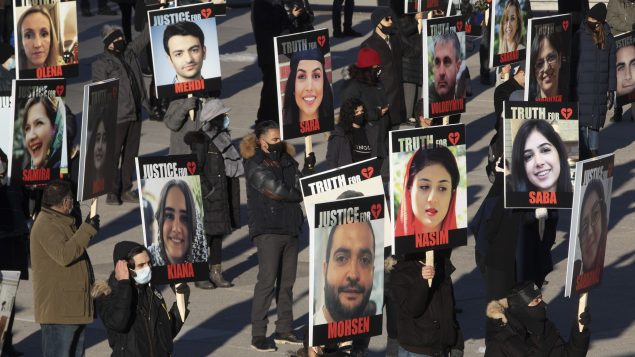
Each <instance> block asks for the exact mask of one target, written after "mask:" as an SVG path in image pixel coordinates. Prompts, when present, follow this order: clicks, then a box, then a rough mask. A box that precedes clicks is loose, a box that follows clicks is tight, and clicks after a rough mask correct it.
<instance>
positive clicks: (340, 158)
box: [326, 98, 377, 169]
mask: <svg viewBox="0 0 635 357" xmlns="http://www.w3.org/2000/svg"><path fill="white" fill-rule="evenodd" d="M369 128H370V126H369V125H366V113H365V109H364V103H362V102H361V101H360V100H359V99H357V98H349V99H347V100H346V101H344V103H342V106H341V107H340V117H339V121H338V123H337V125H335V130H333V131H332V132H331V135H330V136H329V141H328V147H327V149H326V167H327V169H334V168H338V167H341V166H344V165H348V164H351V163H353V162H360V161H363V160H366V159H370V158H371V157H374V156H377V145H374V143H372V142H371V140H369V138H370V137H372V136H371V135H370V132H369V130H368V129H369ZM371 144H372V145H371Z"/></svg>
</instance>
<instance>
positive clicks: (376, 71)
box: [372, 68, 381, 81]
mask: <svg viewBox="0 0 635 357" xmlns="http://www.w3.org/2000/svg"><path fill="white" fill-rule="evenodd" d="M379 76H381V68H373V69H372V77H373V79H375V80H377V81H379Z"/></svg>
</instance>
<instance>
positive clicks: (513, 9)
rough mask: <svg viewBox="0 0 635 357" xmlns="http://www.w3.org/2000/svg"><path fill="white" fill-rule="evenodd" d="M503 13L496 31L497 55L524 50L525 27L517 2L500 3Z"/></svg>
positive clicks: (511, 0) (513, 0) (507, 0)
mask: <svg viewBox="0 0 635 357" xmlns="http://www.w3.org/2000/svg"><path fill="white" fill-rule="evenodd" d="M501 4H504V6H503V13H502V16H501V18H500V23H499V26H500V29H499V31H498V52H497V53H498V54H501V53H507V52H512V51H516V50H519V49H523V48H525V45H524V40H525V27H524V20H523V13H522V12H521V11H520V4H519V3H518V0H506V1H502V2H501Z"/></svg>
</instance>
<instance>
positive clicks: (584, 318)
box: [578, 306, 591, 330]
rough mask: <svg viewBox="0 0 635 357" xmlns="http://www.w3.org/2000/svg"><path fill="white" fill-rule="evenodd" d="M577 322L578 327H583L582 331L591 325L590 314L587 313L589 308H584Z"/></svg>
mask: <svg viewBox="0 0 635 357" xmlns="http://www.w3.org/2000/svg"><path fill="white" fill-rule="evenodd" d="M578 321H579V322H580V325H582V326H584V328H583V330H585V329H588V328H589V324H590V323H591V313H590V312H589V307H588V306H587V307H585V308H584V311H583V312H582V313H581V314H580V316H579V319H578Z"/></svg>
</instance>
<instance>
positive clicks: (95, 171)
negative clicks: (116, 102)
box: [82, 106, 117, 200]
mask: <svg viewBox="0 0 635 357" xmlns="http://www.w3.org/2000/svg"><path fill="white" fill-rule="evenodd" d="M93 108H95V109H94V110H93ZM89 110H90V112H91V113H90V114H89V118H88V133H87V134H88V141H87V144H86V149H85V150H86V155H85V156H83V157H84V160H85V161H84V185H83V196H82V199H83V200H87V199H89V198H93V197H98V196H101V195H103V194H106V193H108V192H110V191H111V190H112V184H113V183H114V182H115V175H116V172H117V170H116V168H117V166H116V162H115V159H114V157H113V153H114V150H113V148H114V147H115V143H116V141H115V133H116V131H117V127H116V125H117V124H116V119H115V118H114V117H113V116H112V114H111V113H108V111H109V110H108V108H105V107H102V106H93V107H91V108H90V109H89ZM109 114H110V115H109ZM115 115H116V113H115Z"/></svg>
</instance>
